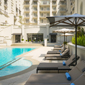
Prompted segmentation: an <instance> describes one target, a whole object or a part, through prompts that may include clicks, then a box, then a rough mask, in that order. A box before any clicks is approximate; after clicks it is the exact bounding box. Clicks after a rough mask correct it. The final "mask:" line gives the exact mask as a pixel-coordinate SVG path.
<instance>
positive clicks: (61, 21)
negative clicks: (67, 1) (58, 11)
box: [47, 13, 85, 64]
mask: <svg viewBox="0 0 85 85" xmlns="http://www.w3.org/2000/svg"><path fill="white" fill-rule="evenodd" d="M47 19H48V20H49V23H50V27H52V26H56V27H59V26H60V27H62V26H63V27H64V26H65V27H75V59H76V63H75V64H77V27H78V26H85V15H80V14H77V13H75V14H73V15H65V16H50V17H47Z"/></svg>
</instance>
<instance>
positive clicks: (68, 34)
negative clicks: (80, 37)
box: [60, 33, 74, 36]
mask: <svg viewBox="0 0 85 85" xmlns="http://www.w3.org/2000/svg"><path fill="white" fill-rule="evenodd" d="M73 35H74V34H71V33H65V36H73ZM60 36H64V34H61V35H60Z"/></svg>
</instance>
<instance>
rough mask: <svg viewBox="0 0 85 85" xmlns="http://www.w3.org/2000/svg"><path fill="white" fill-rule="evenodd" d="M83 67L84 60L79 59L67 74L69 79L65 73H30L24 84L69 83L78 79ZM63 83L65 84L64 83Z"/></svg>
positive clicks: (84, 66)
mask: <svg viewBox="0 0 85 85" xmlns="http://www.w3.org/2000/svg"><path fill="white" fill-rule="evenodd" d="M84 68H85V62H84V61H80V63H79V64H77V65H76V66H75V67H74V68H73V69H72V70H71V71H69V74H70V76H71V80H70V81H69V80H67V78H66V76H65V73H48V74H32V75H31V76H30V77H29V79H28V81H27V82H26V84H25V85H48V84H49V85H58V84H61V83H64V84H65V83H66V84H67V83H71V82H74V81H75V80H77V79H79V78H80V77H81V76H82V75H83V74H84V72H82V70H83V69H84ZM66 84H65V85H66Z"/></svg>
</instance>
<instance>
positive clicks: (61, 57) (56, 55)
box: [45, 49, 69, 59]
mask: <svg viewBox="0 0 85 85" xmlns="http://www.w3.org/2000/svg"><path fill="white" fill-rule="evenodd" d="M53 57H56V58H57V59H65V58H69V50H68V49H66V50H65V51H64V52H63V53H62V54H46V55H45V59H47V58H50V59H52V58H53Z"/></svg>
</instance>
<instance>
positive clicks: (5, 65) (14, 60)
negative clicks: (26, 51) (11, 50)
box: [0, 58, 21, 70]
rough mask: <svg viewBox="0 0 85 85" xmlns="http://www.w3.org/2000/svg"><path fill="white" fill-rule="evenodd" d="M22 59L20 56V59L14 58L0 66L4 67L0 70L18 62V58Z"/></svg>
mask: <svg viewBox="0 0 85 85" xmlns="http://www.w3.org/2000/svg"><path fill="white" fill-rule="evenodd" d="M20 59H21V58H18V59H17V58H15V59H13V60H12V61H9V62H7V63H5V64H3V65H2V66H0V67H2V68H0V70H2V69H3V68H5V67H7V66H9V65H11V64H12V63H14V62H16V61H18V60H20Z"/></svg>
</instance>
